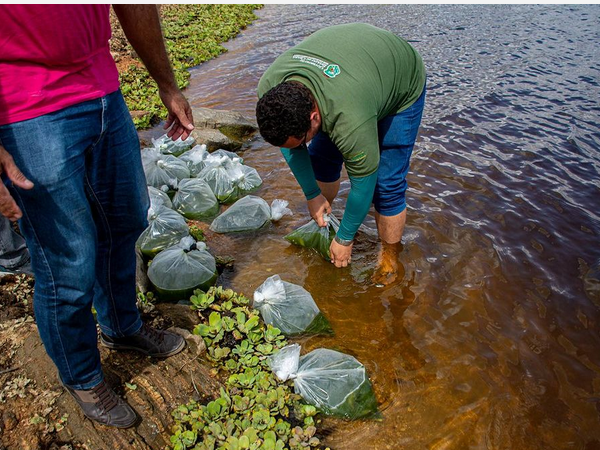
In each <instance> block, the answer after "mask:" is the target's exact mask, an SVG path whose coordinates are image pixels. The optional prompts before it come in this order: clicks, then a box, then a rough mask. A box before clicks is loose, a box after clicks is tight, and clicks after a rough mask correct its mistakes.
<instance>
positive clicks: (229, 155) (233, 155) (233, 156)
mask: <svg viewBox="0 0 600 450" xmlns="http://www.w3.org/2000/svg"><path fill="white" fill-rule="evenodd" d="M223 156H226V157H227V158H229V159H230V160H231V161H232V162H239V163H240V164H243V162H244V160H243V158H242V157H241V156H238V155H237V154H236V153H233V152H230V151H227V150H223V149H222V148H220V149H218V150H215V151H214V152H212V153H210V154H209V155H208V160H209V162H210V161H212V160H214V159H216V158H222V157H223Z"/></svg>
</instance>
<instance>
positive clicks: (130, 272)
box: [0, 91, 149, 389]
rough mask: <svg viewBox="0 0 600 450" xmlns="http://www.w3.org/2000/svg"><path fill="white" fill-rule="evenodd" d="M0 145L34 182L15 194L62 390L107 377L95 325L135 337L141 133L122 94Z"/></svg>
mask: <svg viewBox="0 0 600 450" xmlns="http://www.w3.org/2000/svg"><path fill="white" fill-rule="evenodd" d="M0 140H1V141H2V144H3V145H4V147H5V148H6V150H7V151H8V152H9V153H10V154H11V155H12V157H13V158H14V160H15V163H16V164H17V166H18V167H19V168H20V169H21V171H22V172H23V173H24V174H25V176H26V177H27V178H29V179H30V180H31V181H32V182H33V183H34V184H35V186H34V188H33V189H31V190H24V189H20V188H16V187H15V186H12V185H11V186H10V189H11V193H12V195H13V197H14V198H15V200H16V201H17V203H18V204H19V206H20V207H21V209H22V211H23V217H22V219H21V222H20V226H21V230H22V232H23V235H24V236H25V239H26V241H27V246H28V247H29V250H30V253H31V264H32V268H33V271H34V274H35V281H36V284H35V294H34V299H33V305H34V312H35V317H36V322H37V325H38V329H39V333H40V337H41V339H42V342H43V343H44V346H45V348H46V351H47V352H48V354H49V355H50V357H51V358H52V360H53V361H54V363H55V364H56V366H57V368H58V372H59V374H60V377H61V379H62V382H63V383H64V384H66V385H68V386H70V387H72V388H74V389H89V388H92V387H94V386H95V385H97V384H98V383H99V382H101V381H102V379H103V374H102V369H101V367H100V354H99V352H98V346H97V332H96V323H95V320H94V316H93V314H92V305H93V306H94V308H95V309H96V312H97V321H98V324H99V325H100V328H101V330H102V332H104V333H106V334H107V335H109V336H112V337H122V336H127V335H130V334H133V333H135V332H136V331H138V330H139V329H140V328H141V326H142V322H141V319H140V315H139V312H138V310H137V308H136V293H135V264H136V263H135V241H136V239H137V238H138V236H139V235H140V233H141V232H142V231H143V230H144V228H145V227H146V226H147V219H146V211H147V209H148V206H149V201H148V192H147V188H146V179H145V176H144V172H143V169H142V164H141V157H140V145H139V140H138V135H137V132H136V130H135V127H134V126H133V122H132V121H131V118H130V115H129V111H128V110H127V107H126V105H125V102H124V101H123V97H122V96H121V93H120V91H117V92H115V93H112V94H110V95H107V96H105V97H102V98H99V99H96V100H90V101H86V102H83V103H80V104H77V105H74V106H71V107H68V108H65V109H62V110H60V111H57V112H54V113H50V114H46V115H43V116H41V117H37V118H35V119H30V120H25V121H22V122H17V123H13V124H9V125H3V126H0Z"/></svg>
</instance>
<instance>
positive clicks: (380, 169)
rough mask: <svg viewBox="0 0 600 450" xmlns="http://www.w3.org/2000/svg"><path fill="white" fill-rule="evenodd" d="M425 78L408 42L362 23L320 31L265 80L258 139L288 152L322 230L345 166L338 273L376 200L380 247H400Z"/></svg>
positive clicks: (335, 257)
mask: <svg viewBox="0 0 600 450" xmlns="http://www.w3.org/2000/svg"><path fill="white" fill-rule="evenodd" d="M425 77H426V75H425V67H424V65H423V62H422V60H421V57H420V56H419V54H418V53H417V52H416V50H415V49H413V48H412V47H411V46H410V45H409V44H408V43H407V42H406V41H404V40H402V39H400V38H399V37H397V36H395V35H394V34H392V33H390V32H388V31H385V30H382V29H380V28H376V27H374V26H371V25H367V24H360V23H356V24H346V25H337V26H332V27H329V28H325V29H322V30H320V31H317V32H316V33H314V34H312V35H311V36H309V37H308V38H306V39H305V40H304V41H303V42H301V43H300V44H298V45H297V46H295V47H293V48H291V49H290V50H288V51H286V52H285V53H283V54H282V55H281V56H279V57H278V58H277V59H276V60H275V62H274V63H273V64H272V65H271V67H269V68H268V69H267V71H266V72H265V73H264V75H263V76H262V78H261V79H260V82H259V85H258V96H259V101H258V104H257V107H256V117H257V121H258V126H259V129H260V133H261V135H262V136H263V137H264V139H265V140H266V141H267V142H269V143H270V144H272V145H276V146H280V147H282V148H281V151H282V153H283V156H284V158H285V159H286V161H287V162H288V164H289V166H290V169H291V170H292V172H293V173H294V176H295V177H296V180H297V181H298V183H299V184H300V186H301V188H302V191H303V192H304V195H305V197H306V200H307V201H308V209H309V212H310V215H311V217H312V218H313V219H315V220H316V221H317V223H318V224H319V225H320V226H325V222H324V220H323V213H329V212H330V211H331V203H332V202H333V199H334V198H335V196H336V195H337V193H338V190H339V186H340V175H341V169H342V165H345V166H346V170H347V172H348V175H349V177H350V182H351V190H350V194H349V195H348V200H347V203H346V209H345V212H344V216H343V219H342V221H341V226H340V229H339V231H338V233H337V235H336V236H335V239H334V241H333V242H332V244H331V247H330V254H331V261H332V262H333V263H334V264H335V265H336V267H346V266H347V265H348V264H349V263H350V261H351V255H352V244H353V239H354V236H355V234H356V232H357V230H358V228H359V226H360V225H361V223H362V221H363V220H364V218H365V217H366V215H367V213H368V211H369V208H370V206H371V204H372V203H374V205H375V211H376V213H375V219H376V221H377V229H378V232H379V236H380V238H381V240H382V241H383V243H384V244H385V245H397V244H399V243H400V241H401V238H402V233H403V230H404V223H405V221H406V202H405V191H406V174H407V173H408V169H409V162H410V156H411V153H412V149H413V146H414V143H415V140H416V137H417V132H418V129H419V124H420V122H421V116H422V113H423V107H424V103H425ZM308 142H310V144H309V145H307V143H308ZM383 270H388V269H383Z"/></svg>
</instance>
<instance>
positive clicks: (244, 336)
mask: <svg viewBox="0 0 600 450" xmlns="http://www.w3.org/2000/svg"><path fill="white" fill-rule="evenodd" d="M190 301H191V303H192V308H193V309H195V310H197V312H198V315H199V317H200V318H201V319H202V322H201V323H199V324H198V325H197V326H196V327H195V329H194V334H196V335H200V336H202V338H203V339H204V342H205V343H206V346H207V348H208V358H209V359H210V360H211V361H212V362H213V363H214V364H215V365H216V367H217V369H218V371H219V373H220V374H221V375H222V376H223V378H224V380H225V381H224V385H225V386H224V388H221V391H220V394H221V395H220V397H219V398H217V399H215V400H213V401H211V402H209V403H208V404H206V405H202V404H199V403H198V402H195V401H191V402H189V403H188V404H186V405H182V406H180V407H178V408H177V409H176V410H175V411H173V413H172V414H173V417H174V419H175V425H174V426H173V429H172V432H173V434H172V436H171V443H172V445H173V448H174V449H175V450H184V449H194V450H241V449H249V450H284V449H290V450H300V449H322V448H323V447H322V446H321V442H320V439H319V437H318V433H317V428H316V427H315V425H316V424H317V423H318V420H317V419H316V415H317V409H316V408H315V407H314V406H311V405H307V404H306V403H304V402H303V401H302V400H301V397H300V396H299V395H297V394H294V393H293V391H292V390H291V388H290V385H289V384H283V383H281V382H280V381H278V380H277V378H276V377H275V375H274V374H273V373H272V372H271V370H270V368H269V363H268V360H269V357H270V356H271V355H273V354H274V353H275V352H276V351H277V350H278V349H280V348H282V347H284V346H285V345H287V340H286V338H285V337H284V336H283V335H282V334H281V332H280V330H279V329H277V328H275V327H273V326H271V325H265V324H264V323H263V322H262V321H261V320H260V316H259V313H258V311H256V310H253V309H251V308H250V306H249V305H250V300H249V299H248V298H246V297H245V296H243V295H241V294H237V293H235V292H234V291H233V290H231V289H223V288H222V287H217V288H214V287H213V288H211V289H209V290H208V292H207V293H203V292H202V291H199V290H197V291H195V293H194V295H193V296H192V297H191V298H190Z"/></svg>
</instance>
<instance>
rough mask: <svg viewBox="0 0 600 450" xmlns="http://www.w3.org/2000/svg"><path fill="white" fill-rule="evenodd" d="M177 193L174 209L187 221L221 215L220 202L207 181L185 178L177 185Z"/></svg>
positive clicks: (174, 199) (174, 197)
mask: <svg viewBox="0 0 600 450" xmlns="http://www.w3.org/2000/svg"><path fill="white" fill-rule="evenodd" d="M175 191H176V192H175V195H174V196H173V209H175V210H176V211H177V212H179V213H180V214H183V216H185V217H186V218H187V219H192V220H199V219H205V218H208V217H213V216H216V215H217V214H218V213H219V202H218V201H217V198H216V197H215V194H213V191H212V189H211V188H210V186H209V185H208V184H207V183H206V181H204V180H200V179H198V178H184V179H183V180H181V181H180V182H179V183H177V187H176V188H175Z"/></svg>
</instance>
